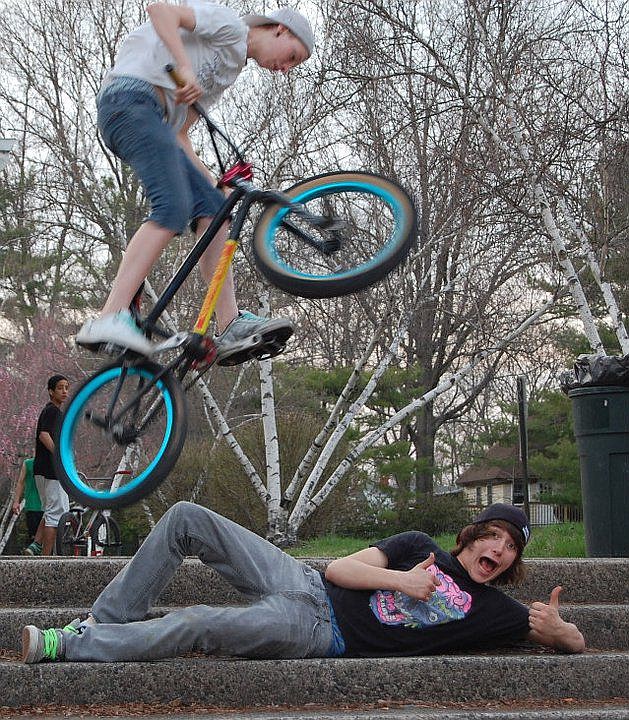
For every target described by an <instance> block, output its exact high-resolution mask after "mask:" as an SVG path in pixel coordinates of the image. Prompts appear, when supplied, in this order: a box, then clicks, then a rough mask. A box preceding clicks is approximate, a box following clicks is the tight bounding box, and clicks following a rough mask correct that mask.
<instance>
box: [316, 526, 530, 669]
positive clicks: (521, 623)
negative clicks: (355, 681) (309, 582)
mask: <svg viewBox="0 0 629 720" xmlns="http://www.w3.org/2000/svg"><path fill="white" fill-rule="evenodd" d="M374 547H377V548H379V549H380V550H382V552H383V553H384V554H385V555H386V556H387V558H388V565H387V567H388V568H389V569H391V570H410V569H411V568H413V567H415V565H417V564H418V563H420V562H422V561H423V560H425V559H426V558H427V557H428V555H429V554H430V553H431V552H434V553H435V562H434V564H433V565H431V566H430V567H429V568H428V571H429V572H431V573H433V575H436V576H437V577H438V578H439V579H440V580H441V586H440V587H438V588H437V590H436V592H435V593H434V594H433V595H432V597H431V599H430V600H428V601H427V602H423V601H421V600H416V599H414V598H411V597H409V596H408V595H405V594H404V593H401V592H392V591H390V590H347V589H345V588H341V587H338V586H337V585H335V584H334V583H331V582H329V581H328V580H324V582H325V585H326V589H327V591H328V595H329V597H330V600H331V602H332V607H333V608H334V614H335V615H336V620H337V622H338V625H339V628H340V630H341V633H342V634H343V638H344V640H345V648H346V652H345V654H346V656H350V657H377V656H393V655H432V654H440V653H445V652H449V651H457V650H466V649H470V648H476V649H479V648H490V647H498V646H500V645H504V644H508V643H510V642H514V641H516V640H521V639H523V638H525V637H526V635H527V634H528V632H529V624H528V618H529V611H528V608H527V607H526V606H525V605H522V604H521V603H519V602H517V601H516V600H514V599H513V598H510V597H509V596H507V595H505V594H504V593H503V592H501V591H500V590H498V589H496V588H494V587H491V586H488V585H483V584H479V583H477V582H474V580H472V579H471V578H470V576H469V575H468V573H467V571H466V570H465V568H464V567H463V566H462V565H461V563H460V562H459V561H458V560H457V558H455V557H453V556H452V555H450V553H447V552H445V551H443V550H442V549H441V548H440V547H439V546H438V545H437V544H436V543H435V542H434V540H433V539H432V538H431V537H429V536H428V535H425V534H424V533H421V532H404V533H400V534H399V535H393V536H392V537H390V538H387V539H385V540H382V541H380V542H377V543H374Z"/></svg>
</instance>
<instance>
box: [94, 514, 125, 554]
mask: <svg viewBox="0 0 629 720" xmlns="http://www.w3.org/2000/svg"><path fill="white" fill-rule="evenodd" d="M90 538H91V540H92V546H98V547H100V548H102V549H103V555H120V550H121V547H122V542H121V534H120V526H119V525H118V523H117V522H116V521H115V520H114V518H112V517H105V516H104V515H101V514H99V515H98V516H97V517H96V519H95V520H94V523H93V524H92V527H91V528H90Z"/></svg>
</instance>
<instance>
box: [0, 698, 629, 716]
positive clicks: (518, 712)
mask: <svg viewBox="0 0 629 720" xmlns="http://www.w3.org/2000/svg"><path fill="white" fill-rule="evenodd" d="M571 704H572V703H570V702H569V701H568V702H566V703H562V702H559V703H557V702H553V701H546V702H545V703H537V707H534V705H535V703H533V704H529V703H527V704H526V706H523V705H521V704H520V703H518V704H517V705H519V707H513V706H512V709H505V708H504V707H503V708H501V709H494V710H492V709H488V708H487V707H486V704H485V703H482V705H483V707H481V708H480V709H475V708H472V707H470V706H468V707H467V708H466V709H465V710H458V709H450V708H444V707H443V706H441V707H435V708H431V707H428V706H427V704H426V703H422V706H421V707H419V706H417V705H403V706H400V705H398V704H397V703H395V704H394V703H389V704H386V703H383V704H382V707H378V708H343V709H341V710H335V709H329V708H322V709H320V710H312V708H311V707H310V708H308V710H304V709H301V708H295V709H285V708H283V709H281V710H273V711H267V712H264V711H259V710H251V711H249V710H244V711H241V712H238V711H233V710H230V711H229V712H227V713H223V712H218V713H217V712H214V711H208V712H203V711H202V710H200V709H199V707H198V706H195V707H194V708H191V710H190V713H192V714H190V713H189V712H186V710H185V709H182V708H181V707H178V708H177V709H176V716H177V718H179V720H627V717H628V716H629V705H627V704H625V703H624V702H618V703H615V704H610V703H600V702H597V703H596V704H592V702H591V701H590V702H587V703H583V704H581V703H580V704H579V707H570V705H571ZM452 705H454V704H452ZM496 705H501V703H496ZM154 708H155V706H151V708H150V712H151V714H150V715H140V714H138V708H137V705H133V706H131V705H129V706H127V707H126V708H125V706H116V707H114V708H112V706H111V705H110V706H108V707H107V708H106V710H107V711H108V712H109V714H108V715H100V714H99V712H98V708H94V706H93V705H92V706H90V708H89V714H85V709H84V708H78V707H77V708H69V709H68V710H67V711H66V714H64V715H63V716H60V715H49V714H46V720H85V718H86V717H89V718H91V720H111V717H112V715H117V716H122V717H128V715H127V713H129V714H130V713H131V712H132V713H133V718H134V720H172V718H173V715H172V714H168V715H158V714H155V713H154V712H153V710H154ZM167 709H168V708H167ZM103 711H104V710H101V712H103ZM13 712H14V713H15V712H16V711H15V710H14V711H13ZM72 712H76V713H77V714H76V715H73V714H68V713H72ZM78 713H81V714H80V715H79V714H78ZM0 717H4V715H3V714H2V709H1V708H0ZM16 717H17V716H16ZM20 717H24V715H21V714H20ZM28 717H30V718H32V716H30V715H29V716H28ZM11 720H15V718H13V717H12V719H11Z"/></svg>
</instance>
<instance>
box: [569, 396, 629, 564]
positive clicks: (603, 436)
mask: <svg viewBox="0 0 629 720" xmlns="http://www.w3.org/2000/svg"><path fill="white" fill-rule="evenodd" d="M568 395H569V397H570V398H571V400H572V414H573V417H574V434H575V437H576V439H577V448H578V450H579V461H580V466H581V489H582V494H583V520H584V525H585V547H586V550H587V554H588V555H589V556H590V557H629V387H618V386H614V385H612V386H608V387H604V386H598V387H584V388H576V389H575V390H571V391H570V392H569V393H568Z"/></svg>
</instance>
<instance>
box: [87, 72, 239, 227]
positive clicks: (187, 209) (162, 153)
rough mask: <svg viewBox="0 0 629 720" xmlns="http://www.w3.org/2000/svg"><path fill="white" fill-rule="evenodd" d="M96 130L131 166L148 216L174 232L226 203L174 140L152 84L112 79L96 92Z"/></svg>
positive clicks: (127, 78)
mask: <svg viewBox="0 0 629 720" xmlns="http://www.w3.org/2000/svg"><path fill="white" fill-rule="evenodd" d="M97 107H98V129H99V131H100V133H101V136H102V138H103V142H104V143H105V145H106V146H107V147H108V148H109V149H110V150H111V151H112V152H113V153H114V154H115V155H117V156H118V157H119V158H120V159H121V160H123V161H124V162H126V163H127V164H129V165H130V166H131V167H132V168H133V170H134V171H135V173H136V175H137V176H138V178H139V179H140V181H141V182H142V185H143V186H144V189H145V190H146V194H147V197H148V199H149V202H150V203H151V213H150V215H149V217H148V219H149V220H152V221H153V222H155V223H157V224H158V225H160V226H161V227H163V228H168V229H169V230H172V231H173V232H175V233H181V232H183V231H184V230H185V228H186V226H187V224H188V222H189V221H196V220H198V219H199V218H203V217H213V216H214V215H215V214H216V212H217V211H218V209H219V208H220V206H221V205H222V204H223V202H224V201H225V196H224V195H223V193H222V192H221V191H220V190H217V189H216V188H215V187H214V186H213V185H212V184H211V183H210V181H209V180H208V178H207V177H205V175H204V174H203V173H202V172H201V171H200V170H199V169H198V168H197V167H195V165H194V164H193V163H192V161H191V160H190V158H189V157H188V156H187V155H186V153H185V152H184V150H183V148H182V147H181V146H180V145H179V143H178V142H177V134H176V132H175V130H174V129H173V128H172V127H171V126H170V125H168V124H167V123H166V122H165V120H164V109H163V107H162V105H161V103H160V99H159V96H158V94H157V91H156V90H155V88H154V87H153V86H152V85H151V84H150V83H148V82H146V81H144V80H139V79H138V78H132V77H115V78H113V79H112V80H111V81H110V82H109V83H108V84H106V85H105V86H104V87H103V88H102V89H101V91H100V92H99V94H98V97H97Z"/></svg>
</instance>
